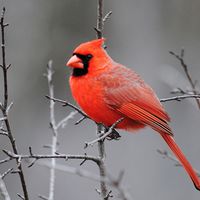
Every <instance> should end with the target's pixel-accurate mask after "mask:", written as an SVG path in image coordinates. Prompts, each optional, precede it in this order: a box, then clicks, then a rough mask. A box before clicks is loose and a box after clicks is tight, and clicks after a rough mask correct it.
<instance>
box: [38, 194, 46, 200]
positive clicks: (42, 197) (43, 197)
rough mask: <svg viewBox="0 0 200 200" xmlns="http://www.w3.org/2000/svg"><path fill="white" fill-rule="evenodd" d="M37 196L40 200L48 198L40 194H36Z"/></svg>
mask: <svg viewBox="0 0 200 200" xmlns="http://www.w3.org/2000/svg"><path fill="white" fill-rule="evenodd" d="M38 197H39V198H40V199H42V200H48V198H47V197H45V196H42V195H38Z"/></svg>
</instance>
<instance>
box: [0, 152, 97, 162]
mask: <svg viewBox="0 0 200 200" xmlns="http://www.w3.org/2000/svg"><path fill="white" fill-rule="evenodd" d="M3 152H4V153H5V154H6V155H7V156H8V158H6V159H5V160H6V162H7V161H8V160H12V159H19V158H20V159H27V158H28V159H38V160H39V159H51V158H58V159H65V160H70V159H80V160H89V161H93V162H95V163H96V164H99V162H100V161H101V160H100V159H99V158H98V157H94V156H89V155H72V154H55V155H43V154H32V155H25V154H24V155H22V154H21V155H18V154H14V153H12V152H10V151H7V150H3ZM0 164H1V163H0Z"/></svg>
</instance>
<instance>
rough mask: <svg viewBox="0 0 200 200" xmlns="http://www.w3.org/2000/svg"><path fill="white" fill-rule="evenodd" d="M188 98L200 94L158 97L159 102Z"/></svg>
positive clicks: (199, 95)
mask: <svg viewBox="0 0 200 200" xmlns="http://www.w3.org/2000/svg"><path fill="white" fill-rule="evenodd" d="M188 98H195V99H199V98H200V94H186V95H180V96H175V97H169V98H163V99H160V102H167V101H174V100H175V101H181V100H182V99H188Z"/></svg>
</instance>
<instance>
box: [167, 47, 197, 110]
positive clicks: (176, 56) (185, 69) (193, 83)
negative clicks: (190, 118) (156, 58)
mask: <svg viewBox="0 0 200 200" xmlns="http://www.w3.org/2000/svg"><path fill="white" fill-rule="evenodd" d="M169 53H170V54H171V55H173V56H174V57H175V58H176V59H177V60H179V61H180V64H181V66H182V67H183V69H184V72H185V74H186V77H187V79H188V81H189V83H190V85H191V87H192V90H193V93H194V94H195V95H197V94H198V92H197V90H196V85H195V81H193V80H192V76H191V75H190V73H189V70H188V65H187V64H186V63H185V61H184V54H185V51H184V49H182V50H181V54H180V55H178V54H176V53H174V52H173V51H170V52H169ZM196 102H197V105H198V107H199V109H200V101H199V99H197V98H196Z"/></svg>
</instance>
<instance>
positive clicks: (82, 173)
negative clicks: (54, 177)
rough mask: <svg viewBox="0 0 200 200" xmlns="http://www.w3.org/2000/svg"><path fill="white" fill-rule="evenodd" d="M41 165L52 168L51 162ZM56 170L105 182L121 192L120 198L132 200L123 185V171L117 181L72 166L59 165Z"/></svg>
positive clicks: (109, 195) (109, 193)
mask: <svg viewBox="0 0 200 200" xmlns="http://www.w3.org/2000/svg"><path fill="white" fill-rule="evenodd" d="M39 164H40V165H42V166H46V167H48V168H50V167H51V164H50V163H49V162H40V163H39ZM55 169H56V170H59V171H63V172H67V173H71V174H75V175H78V176H80V177H84V178H87V179H90V180H93V181H97V182H100V181H102V180H103V181H104V182H105V183H106V184H108V185H110V186H111V187H113V188H116V189H117V191H118V192H119V195H120V198H121V199H122V200H131V199H132V198H131V196H130V194H129V193H128V191H127V189H126V188H124V187H123V186H122V184H121V182H122V178H123V174H124V172H123V171H122V172H120V173H119V176H118V178H117V179H114V178H112V177H111V176H109V175H107V176H106V177H101V176H98V175H96V174H93V173H91V172H88V171H86V170H83V169H77V168H75V167H70V166H67V165H61V164H57V165H56V167H55ZM111 192H112V191H109V192H108V194H107V196H106V197H105V198H104V199H105V200H106V199H108V198H109V197H112V195H111ZM100 193H101V192H100Z"/></svg>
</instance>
